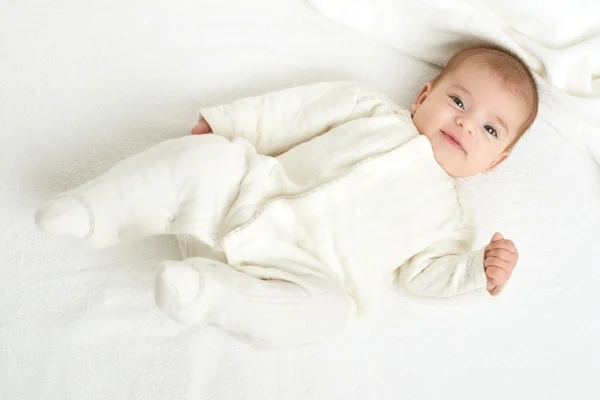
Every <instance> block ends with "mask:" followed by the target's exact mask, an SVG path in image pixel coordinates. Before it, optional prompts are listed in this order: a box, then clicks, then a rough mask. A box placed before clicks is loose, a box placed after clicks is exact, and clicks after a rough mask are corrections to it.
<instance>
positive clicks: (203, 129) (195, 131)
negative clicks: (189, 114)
mask: <svg viewBox="0 0 600 400" xmlns="http://www.w3.org/2000/svg"><path fill="white" fill-rule="evenodd" d="M206 133H212V129H211V127H210V125H208V122H206V120H205V119H204V118H200V121H198V123H197V124H196V125H195V126H194V127H193V128H192V135H204V134H206Z"/></svg>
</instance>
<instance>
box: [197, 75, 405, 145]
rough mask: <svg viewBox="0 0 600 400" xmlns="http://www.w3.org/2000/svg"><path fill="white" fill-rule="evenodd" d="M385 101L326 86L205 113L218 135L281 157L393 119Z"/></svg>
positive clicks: (344, 86) (358, 90) (363, 90)
mask: <svg viewBox="0 0 600 400" xmlns="http://www.w3.org/2000/svg"><path fill="white" fill-rule="evenodd" d="M393 109H394V105H393V103H392V102H391V101H390V100H389V99H388V98H387V97H386V96H384V95H382V94H379V93H377V92H374V91H373V90H371V89H369V88H367V87H365V86H362V85H360V84H357V83H352V82H322V83H315V84H310V85H305V86H298V87H294V88H289V89H284V90H280V91H275V92H270V93H267V94H264V95H262V96H256V97H249V98H245V99H241V100H238V101H236V102H234V103H232V104H229V105H221V106H216V107H209V108H204V109H202V110H201V111H200V115H201V116H202V117H203V118H204V119H206V121H207V122H208V124H209V125H210V126H211V128H212V131H213V133H214V134H217V135H221V136H224V137H226V138H227V139H229V140H233V139H235V138H237V137H241V138H244V139H246V140H247V141H249V142H250V143H252V144H253V145H254V146H255V147H256V149H257V151H258V152H259V153H261V154H264V155H271V156H276V155H279V154H281V153H283V152H285V151H287V150H289V149H290V148H292V147H294V146H296V145H298V144H301V143H303V142H306V141H308V140H310V139H312V138H314V137H316V136H319V135H321V134H323V133H324V132H327V131H328V130H330V129H332V128H334V127H336V126H338V125H340V124H342V123H344V122H348V121H351V120H355V119H359V118H365V117H370V116H375V115H384V114H389V113H393V112H394V111H393Z"/></svg>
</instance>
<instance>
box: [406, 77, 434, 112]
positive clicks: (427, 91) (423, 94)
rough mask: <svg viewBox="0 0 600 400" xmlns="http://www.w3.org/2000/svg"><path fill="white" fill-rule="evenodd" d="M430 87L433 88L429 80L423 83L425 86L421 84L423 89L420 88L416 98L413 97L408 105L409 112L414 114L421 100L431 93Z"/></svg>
mask: <svg viewBox="0 0 600 400" xmlns="http://www.w3.org/2000/svg"><path fill="white" fill-rule="evenodd" d="M432 88H433V85H432V84H431V82H427V83H426V84H425V86H423V89H421V92H420V93H419V95H418V96H417V98H416V99H415V101H414V102H413V103H412V105H411V106H410V112H411V113H413V114H414V113H416V112H417V109H418V108H419V107H420V106H421V104H423V102H424V101H425V99H426V98H427V97H428V96H429V94H430V93H431V89H432Z"/></svg>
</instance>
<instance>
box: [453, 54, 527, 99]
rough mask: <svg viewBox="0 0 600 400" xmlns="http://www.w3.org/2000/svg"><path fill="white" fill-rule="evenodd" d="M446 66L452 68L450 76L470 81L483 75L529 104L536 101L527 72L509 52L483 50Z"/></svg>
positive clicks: (487, 79) (479, 78) (479, 79)
mask: <svg viewBox="0 0 600 400" xmlns="http://www.w3.org/2000/svg"><path fill="white" fill-rule="evenodd" d="M446 68H448V69H451V70H450V71H448V72H447V75H448V76H449V77H452V76H454V77H455V78H456V77H458V76H460V78H461V79H462V80H464V81H467V82H469V81H481V78H482V76H483V77H485V78H486V79H485V81H496V82H500V83H501V84H502V86H503V87H504V88H505V89H506V90H510V91H512V92H513V93H515V94H516V95H518V96H519V97H522V98H523V100H525V101H526V103H528V104H531V103H532V102H533V101H536V100H535V98H534V93H533V90H534V88H532V85H531V83H530V82H529V77H528V75H527V72H526V71H525V70H524V68H523V66H521V65H520V64H519V62H518V61H516V60H514V59H512V58H511V57H510V56H509V55H507V54H504V53H499V52H493V51H489V50H488V51H482V52H480V53H476V54H473V55H471V56H469V57H467V58H465V59H463V60H462V61H459V63H458V64H457V65H455V66H452V65H450V64H449V65H448V66H447V67H446ZM442 74H444V71H442Z"/></svg>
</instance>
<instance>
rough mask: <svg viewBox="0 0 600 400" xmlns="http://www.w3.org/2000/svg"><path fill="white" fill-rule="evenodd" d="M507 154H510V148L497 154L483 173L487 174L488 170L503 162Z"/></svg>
mask: <svg viewBox="0 0 600 400" xmlns="http://www.w3.org/2000/svg"><path fill="white" fill-rule="evenodd" d="M509 155H510V150H505V151H503V152H502V154H500V155H499V156H498V158H497V159H496V160H495V161H494V162H493V163H491V164H490V166H489V167H487V168H486V169H485V173H486V174H487V173H488V172H491V171H492V170H493V169H494V168H496V167H497V166H498V165H500V164H501V163H503V162H504V160H506V159H507V158H508V156H509Z"/></svg>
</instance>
